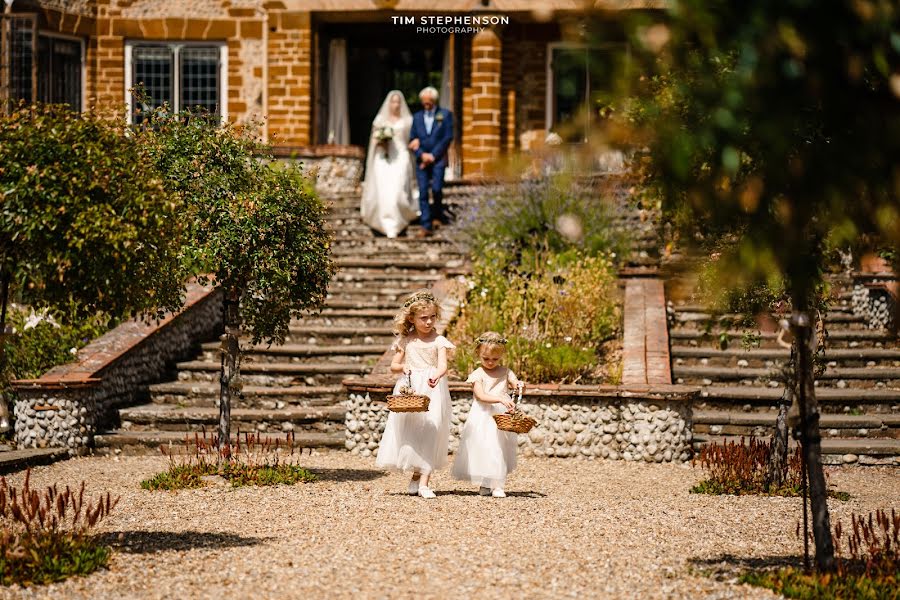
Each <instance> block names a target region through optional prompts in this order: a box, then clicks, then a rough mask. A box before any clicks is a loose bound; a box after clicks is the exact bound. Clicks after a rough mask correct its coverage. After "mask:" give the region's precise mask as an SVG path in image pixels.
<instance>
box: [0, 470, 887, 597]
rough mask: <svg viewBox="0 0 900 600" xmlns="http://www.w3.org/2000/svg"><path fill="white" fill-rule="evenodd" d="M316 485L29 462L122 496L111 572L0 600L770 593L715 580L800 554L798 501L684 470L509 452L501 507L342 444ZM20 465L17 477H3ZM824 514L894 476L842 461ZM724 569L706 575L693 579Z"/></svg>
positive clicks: (881, 496)
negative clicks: (175, 482)
mask: <svg viewBox="0 0 900 600" xmlns="http://www.w3.org/2000/svg"><path fill="white" fill-rule="evenodd" d="M303 460H304V462H305V464H306V465H307V466H308V467H310V468H312V469H314V470H316V471H317V472H318V473H319V475H320V481H318V482H316V483H312V484H305V485H302V484H301V485H297V486H292V487H286V486H281V487H277V488H274V489H273V488H268V489H266V488H240V489H232V488H230V487H221V486H219V487H210V488H205V489H202V490H194V491H182V492H178V493H173V492H147V491H144V490H141V489H140V487H139V482H140V480H141V479H143V478H146V477H148V476H150V475H152V474H154V473H155V472H157V471H159V470H161V469H162V468H163V467H164V466H165V461H164V460H163V459H162V458H156V457H121V458H80V459H73V460H69V461H65V462H62V463H57V464H55V465H51V466H48V467H39V468H37V469H35V471H34V473H33V478H34V481H35V483H39V484H48V483H51V482H60V483H63V484H65V483H77V482H79V481H81V480H82V479H85V480H86V481H87V482H88V486H89V488H88V489H89V491H93V492H95V493H96V492H98V491H101V490H110V491H111V492H113V493H114V494H119V495H121V497H122V499H121V502H120V504H119V506H118V508H117V509H116V510H115V511H113V515H112V516H111V517H110V519H109V520H108V521H106V522H104V524H103V531H104V532H105V533H106V534H107V535H109V536H110V539H111V540H112V543H113V545H114V546H116V548H117V551H116V552H115V553H114V557H113V559H112V563H111V568H110V569H109V570H108V571H103V572H99V573H95V574H93V575H91V576H89V577H87V578H77V579H74V580H69V581H67V582H64V583H62V584H57V585H52V586H48V587H44V588H32V589H29V590H22V589H19V588H12V589H11V588H5V589H0V597H4V598H45V597H46V598H55V599H58V598H170V597H179V598H212V597H216V598H226V597H227V598H238V597H254V598H275V597H278V598H321V597H328V598H332V597H338V598H340V597H357V598H361V597H364V598H388V597H389V598H411V597H420V598H446V597H458V596H463V597H469V596H476V595H477V596H480V597H487V598H547V597H553V598H559V597H600V598H696V597H708V598H771V597H773V595H772V594H770V593H769V592H767V591H765V590H761V589H756V588H750V587H747V586H739V585H737V584H736V583H735V582H734V581H733V577H731V576H730V575H728V574H727V570H728V569H729V568H731V569H733V567H734V565H735V564H736V560H725V561H724V563H723V562H722V559H723V557H725V556H727V555H732V556H735V557H740V558H741V559H751V558H753V559H763V560H764V561H765V562H772V561H783V560H785V558H786V557H788V558H789V557H797V556H798V555H799V554H800V552H802V548H801V545H800V543H799V541H798V540H797V539H796V538H795V537H794V528H795V526H796V523H797V521H798V519H799V518H800V504H799V502H798V501H797V500H795V499H784V498H754V497H728V496H720V497H714V496H698V495H693V494H689V493H688V489H689V488H690V486H691V485H693V484H694V483H695V482H696V481H697V480H699V478H700V476H701V473H700V471H699V470H694V469H691V468H690V467H686V466H672V465H658V464H631V463H624V462H602V461H578V460H566V459H555V460H554V459H522V460H521V462H520V467H519V469H518V470H517V471H516V472H515V473H514V474H513V476H512V477H511V478H510V481H509V485H508V487H507V491H508V492H510V493H511V495H510V497H509V498H507V499H505V500H500V499H493V498H483V497H479V496H477V495H475V494H474V490H473V489H472V487H471V486H468V485H464V484H462V483H460V482H455V481H452V480H450V479H449V477H448V476H447V474H446V472H444V473H439V474H438V475H437V476H436V477H435V480H434V482H433V483H434V488H435V489H436V490H437V493H438V498H437V499H435V500H432V501H425V500H422V499H419V498H410V497H408V496H406V495H404V494H402V493H401V492H402V491H403V490H405V487H406V481H407V480H406V477H405V476H403V475H401V474H397V473H384V472H382V471H378V470H376V469H375V468H374V466H373V461H372V460H371V459H362V458H359V457H354V456H351V455H349V454H345V453H340V452H327V453H314V454H313V455H311V456H304V458H303ZM19 478H21V475H16V476H14V479H19ZM830 482H831V483H832V484H834V486H835V487H837V488H838V489H842V490H846V491H849V492H850V493H851V494H853V496H854V498H853V499H852V500H850V501H849V502H837V501H834V502H832V503H831V508H832V518H833V519H835V518H841V517H843V519H844V520H845V521H847V520H849V515H850V512H851V511H854V510H855V511H862V510H866V511H868V510H873V509H875V508H878V507H882V508H891V507H894V508H898V509H900V496H898V490H900V470H891V469H887V468H862V467H855V468H843V469H841V470H836V471H831V475H830ZM710 568H712V569H713V570H715V571H717V572H719V573H720V575H719V576H718V577H708V576H705V575H703V574H701V573H700V572H699V571H701V570H707V569H710Z"/></svg>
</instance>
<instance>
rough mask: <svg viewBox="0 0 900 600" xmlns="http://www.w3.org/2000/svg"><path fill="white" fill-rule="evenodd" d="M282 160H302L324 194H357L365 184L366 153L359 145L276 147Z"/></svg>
mask: <svg viewBox="0 0 900 600" xmlns="http://www.w3.org/2000/svg"><path fill="white" fill-rule="evenodd" d="M274 153H275V156H276V158H278V160H280V161H282V162H299V163H300V164H301V168H302V169H303V171H304V172H306V173H310V174H312V175H314V176H315V182H316V184H315V185H316V191H317V192H319V195H321V196H325V197H334V196H341V195H347V194H358V193H359V186H360V184H361V183H362V177H363V167H364V164H365V159H366V157H365V152H364V151H363V149H362V148H359V147H356V146H308V147H297V148H292V147H275V148H274Z"/></svg>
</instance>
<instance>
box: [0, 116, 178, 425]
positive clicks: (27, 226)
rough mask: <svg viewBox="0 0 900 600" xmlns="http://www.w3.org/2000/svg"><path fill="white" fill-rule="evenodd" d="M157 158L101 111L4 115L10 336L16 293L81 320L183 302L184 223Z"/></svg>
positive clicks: (3, 252) (4, 264)
mask: <svg viewBox="0 0 900 600" xmlns="http://www.w3.org/2000/svg"><path fill="white" fill-rule="evenodd" d="M147 163H148V158H147V155H146V153H145V152H144V150H143V149H142V148H141V147H140V146H138V145H137V144H136V143H135V141H134V140H133V139H131V138H128V137H126V136H124V135H123V131H122V128H121V127H118V126H116V125H115V124H114V123H113V122H110V121H109V120H106V119H104V118H102V117H100V116H98V115H96V114H93V113H83V114H77V113H73V112H71V111H70V110H69V109H67V108H66V107H61V106H28V107H24V106H23V107H20V108H19V109H18V110H16V111H14V112H12V113H10V114H7V115H3V116H0V334H3V333H5V331H6V316H7V304H8V302H9V301H10V300H11V299H12V298H18V299H19V300H21V301H22V302H24V303H27V304H29V305H31V306H33V307H35V308H36V309H37V310H41V309H44V308H49V309H59V310H63V311H64V312H65V313H66V314H68V315H70V316H71V317H72V318H75V319H78V318H83V317H89V316H93V315H95V314H96V313H98V312H102V313H106V314H108V315H110V316H112V317H119V316H126V315H137V314H141V315H144V316H155V317H160V316H162V314H163V312H165V311H167V310H175V309H177V308H178V307H180V306H181V304H182V302H183V292H184V286H183V284H182V281H183V270H182V267H181V262H180V258H179V249H180V238H181V229H182V224H183V222H182V221H181V220H179V219H178V218H176V212H175V209H176V203H175V201H174V199H173V198H172V196H171V195H170V194H169V193H168V192H167V191H166V189H165V188H164V187H163V185H162V180H161V179H160V178H159V177H157V176H156V172H155V171H154V170H153V169H152V168H150V169H148V168H147ZM2 347H3V345H2V344H0V353H2ZM0 360H2V356H0ZM0 372H4V373H5V372H6V370H5V369H0ZM5 408H6V407H5V406H3V409H5Z"/></svg>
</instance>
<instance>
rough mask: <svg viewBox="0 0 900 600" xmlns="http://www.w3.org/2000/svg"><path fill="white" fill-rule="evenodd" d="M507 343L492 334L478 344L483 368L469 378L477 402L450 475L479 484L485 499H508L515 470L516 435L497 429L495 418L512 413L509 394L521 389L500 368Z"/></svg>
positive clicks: (485, 336) (511, 375)
mask: <svg viewBox="0 0 900 600" xmlns="http://www.w3.org/2000/svg"><path fill="white" fill-rule="evenodd" d="M505 352H506V340H505V339H504V338H503V337H502V336H501V335H500V334H499V333H495V332H493V331H488V332H487V333H483V334H481V336H480V337H479V338H478V339H477V340H475V353H476V354H477V355H478V358H479V359H480V360H481V367H480V368H478V369H476V370H475V371H473V372H472V374H471V375H469V378H468V379H467V380H466V382H467V383H471V384H472V390H473V392H474V396H475V399H474V400H473V401H472V408H471V409H470V410H469V417H468V419H466V424H465V426H464V427H463V431H462V435H461V436H460V440H459V450H458V451H457V453H456V459H455V460H454V461H453V469H452V471H451V474H452V475H453V478H454V479H462V480H465V481H471V482H472V483H475V484H478V485H480V486H481V488H480V489H479V490H478V493H479V494H481V495H482V496H488V495H491V496H494V497H495V498H505V497H506V493H505V492H504V491H503V487H504V485H505V484H506V476H507V475H509V474H510V473H511V472H512V470H513V469H515V468H516V444H517V440H516V434H515V433H511V432H509V431H501V430H499V429H497V424H496V423H495V422H494V417H493V416H494V415H495V414H499V413H502V412H504V410H512V408H513V406H514V405H513V401H512V399H511V398H510V390H511V389H516V387H517V386H519V385H520V381H519V379H518V378H517V377H516V375H515V373H513V372H512V371H510V370H509V369H508V368H506V367H504V366H501V365H500V361H501V359H502V358H503V355H504V354H505Z"/></svg>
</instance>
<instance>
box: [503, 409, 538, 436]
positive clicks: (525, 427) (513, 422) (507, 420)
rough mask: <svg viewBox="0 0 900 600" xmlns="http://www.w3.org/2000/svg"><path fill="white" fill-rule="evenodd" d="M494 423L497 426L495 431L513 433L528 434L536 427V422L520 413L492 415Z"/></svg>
mask: <svg viewBox="0 0 900 600" xmlns="http://www.w3.org/2000/svg"><path fill="white" fill-rule="evenodd" d="M494 422H495V423H496V424H497V429H500V430H501V431H512V432H513V433H528V432H529V431H531V428H532V427H534V426H535V425H537V421H535V420H534V419H532V418H531V417H529V416H528V415H526V414H525V413H523V412H522V411H515V412H511V413H510V412H506V413H501V414H499V415H494Z"/></svg>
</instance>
